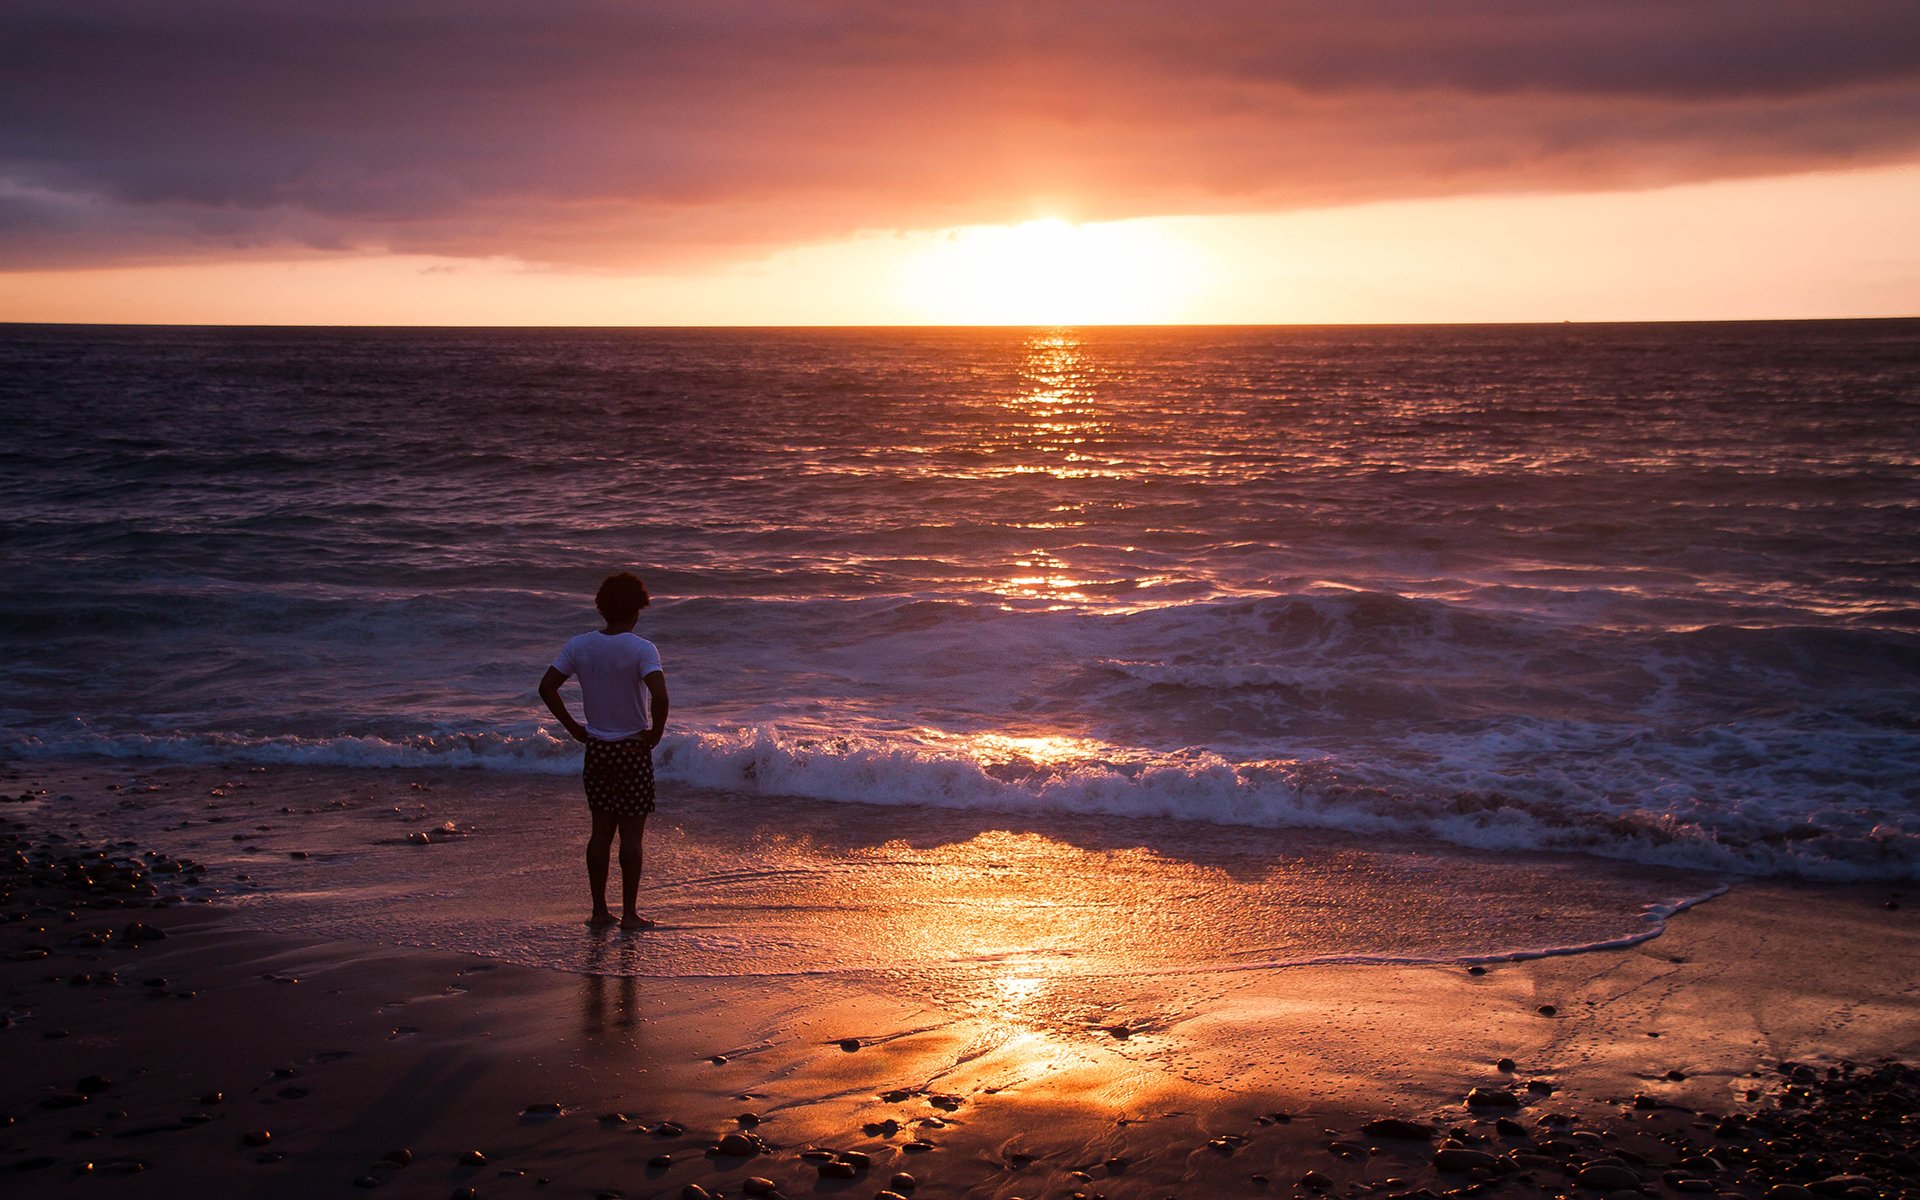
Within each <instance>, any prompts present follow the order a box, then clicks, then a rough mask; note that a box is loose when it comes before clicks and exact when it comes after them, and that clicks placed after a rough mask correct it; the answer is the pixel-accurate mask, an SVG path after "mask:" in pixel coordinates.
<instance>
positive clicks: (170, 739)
mask: <svg viewBox="0 0 1920 1200" xmlns="http://www.w3.org/2000/svg"><path fill="white" fill-rule="evenodd" d="M572 747H573V743H572V742H570V741H562V740H560V739H558V738H555V737H552V736H551V735H549V734H547V733H545V732H544V731H542V732H536V733H534V734H532V735H514V734H506V733H431V734H428V733H423V734H416V735H413V736H410V737H400V738H391V739H390V738H382V737H374V736H370V735H360V736H342V737H296V736H291V735H281V736H273V737H247V736H243V735H239V734H228V733H194V734H143V733H118V734H104V733H95V732H91V731H89V732H82V733H69V734H58V735H50V736H49V735H39V736H35V735H28V736H23V737H17V738H13V739H9V740H6V741H0V753H3V754H6V755H10V756H12V757H16V758H25V759H45V758H80V757H89V756H98V757H102V758H117V759H145V760H153V761H158V762H174V763H207V764H209V765H211V764H226V763H248V764H254V765H259V766H309V767H486V768H490V769H492V770H509V771H526V772H530V773H537V774H545V775H565V774H569V773H571V772H573V771H576V770H578V769H579V757H578V755H576V754H573V753H571V749H572Z"/></svg>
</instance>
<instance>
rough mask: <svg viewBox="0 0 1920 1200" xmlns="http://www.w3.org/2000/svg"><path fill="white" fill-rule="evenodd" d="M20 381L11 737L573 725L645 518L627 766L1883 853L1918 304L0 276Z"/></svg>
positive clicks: (715, 781)
mask: <svg viewBox="0 0 1920 1200" xmlns="http://www.w3.org/2000/svg"><path fill="white" fill-rule="evenodd" d="M0 421H4V426H5V428H6V430H7V435H6V437H5V439H4V440H3V441H0V568H3V569H4V571H5V582H4V584H3V585H0V756H3V757H8V758H13V759H16V760H30V761H33V760H95V761H98V760H102V759H105V760H125V761H127V762H139V763H155V762H159V763H187V764H195V763H199V764H210V765H220V766H222V767H230V768H232V769H235V770H240V769H244V768H246V767H249V766H261V765H276V764H281V765H289V764H290V765H295V766H311V767H315V768H321V767H325V768H352V769H364V770H365V771H366V772H367V773H368V774H367V776H366V777H367V778H368V779H370V780H372V779H376V778H385V777H386V776H385V775H383V774H382V773H383V772H386V771H387V769H389V768H410V769H434V770H438V769H442V768H464V769H470V770H471V771H473V772H480V773H486V778H487V779H488V780H489V781H490V782H489V788H491V789H492V790H493V791H498V790H499V786H498V784H499V780H500V779H503V778H506V777H510V776H518V777H524V776H526V775H528V774H550V775H568V774H571V773H573V772H574V771H576V770H577V765H578V757H577V748H576V747H575V745H574V744H573V743H572V742H571V741H569V740H567V739H566V738H565V737H564V735H561V736H556V734H558V733H559V731H558V730H557V729H556V727H555V726H554V723H553V721H552V719H551V718H550V716H549V715H548V714H547V713H546V712H545V710H544V708H543V707H542V706H541V704H540V702H539V700H538V698H537V697H536V696H535V694H534V686H535V684H536V683H537V681H538V680H539V677H540V675H541V673H542V671H543V670H544V669H545V667H546V666H547V664H548V663H549V662H550V661H551V659H552V656H553V654H554V652H555V651H556V650H557V649H558V648H559V646H560V644H561V643H562V642H563V641H564V640H565V639H566V638H567V637H568V636H570V635H572V634H574V633H577V632H580V631H582V630H585V629H589V628H593V627H596V625H597V621H596V618H595V615H594V613H593V610H592V605H591V596H592V592H593V590H594V587H595V586H596V584H597V583H598V581H599V579H600V578H601V577H602V576H603V575H605V574H606V573H608V572H610V571H614V570H620V569H631V570H634V571H636V572H637V573H639V574H641V575H642V576H643V577H644V578H645V579H646V581H647V583H648V585H649V587H650V588H651V590H652V592H653V594H654V597H655V603H654V605H653V607H652V608H650V609H648V610H647V611H646V612H645V613H643V614H642V618H641V626H640V630H639V632H640V633H641V634H642V635H643V636H646V637H650V638H652V639H653V640H654V641H655V642H656V643H657V644H658V645H659V647H660V650H661V654H662V656H663V658H664V661H665V664H666V670H667V676H668V680H669V683H670V686H671V688H672V693H673V722H672V727H671V729H670V731H669V733H668V736H667V739H666V741H665V742H664V743H663V745H662V747H661V749H660V754H659V761H660V772H661V777H662V780H663V792H662V795H663V811H664V810H665V809H666V808H667V805H668V804H669V803H670V801H671V797H672V795H673V792H674V789H675V788H679V789H681V790H682V793H683V794H685V795H701V796H711V797H721V798H724V800H725V803H728V804H734V803H738V802H741V801H742V800H743V799H751V798H754V797H762V798H765V799H766V800H767V801H768V802H769V803H776V804H786V803H789V802H790V801H792V800H794V799H801V800H808V801H831V802H848V803H854V804H857V805H858V806H860V807H859V809H858V811H862V812H865V811H871V806H904V807H905V808H908V809H911V810H913V811H916V812H926V811H929V810H936V809H945V810H953V811H952V813H950V814H948V815H949V816H951V817H955V818H956V819H960V818H964V820H965V821H966V822H971V823H972V824H973V825H978V824H979V823H980V822H981V821H982V820H984V819H986V817H987V816H988V815H990V814H1002V815H1004V816H1006V817H1007V818H1009V819H1014V820H1039V819H1044V820H1047V821H1052V822H1055V823H1056V824H1058V823H1065V824H1067V825H1068V826H1069V827H1070V826H1072V825H1073V824H1076V823H1078V824H1080V825H1082V826H1085V827H1088V828H1098V827H1100V826H1102V825H1103V824H1104V823H1106V822H1110V821H1119V822H1126V823H1128V824H1127V826H1126V827H1127V828H1129V829H1134V828H1142V827H1147V826H1158V827H1162V828H1166V829H1168V830H1170V831H1173V832H1171V833H1170V835H1169V836H1172V837H1175V838H1177V839H1189V840H1191V839H1194V838H1202V839H1218V838H1222V837H1224V838H1227V839H1228V840H1229V842H1231V841H1232V839H1233V838H1235V837H1237V836H1239V835H1240V834H1244V835H1245V836H1246V837H1248V838H1254V836H1255V833H1256V831H1258V833H1259V838H1258V839H1255V841H1254V842H1251V843H1248V844H1258V845H1269V844H1273V843H1272V841H1271V833H1272V831H1296V832H1299V833H1300V836H1301V837H1305V836H1306V833H1305V832H1304V831H1315V836H1322V835H1325V834H1329V833H1330V834H1338V835H1343V836H1357V837H1359V838H1361V839H1389V840H1393V841H1395V842H1396V843H1397V844H1428V845H1452V846H1457V847H1462V848H1467V849H1477V850H1488V851H1498V852H1502V853H1534V852H1552V853H1569V852H1570V853H1572V854H1576V855H1580V856H1587V857H1589V858H1598V859H1605V860H1617V861H1618V862H1623V863H1628V864H1640V865H1647V866H1656V867H1683V868H1693V869H1704V870H1708V871H1713V872H1722V873H1729V874H1733V875H1743V874H1744V875H1774V876H1795V877H1803V878H1808V879H1816V880H1854V881H1868V880H1871V881H1913V880H1916V879H1920V565H1917V563H1916V559H1917V556H1916V548H1920V321H1910V320H1906V321H1851V322H1807V323H1754V324H1699V325H1653V324H1649V325H1554V326H1504V327H1373V328H1364V327H1363V328H1217V329H1214V328H1203V329H1186V328H1169V329H1104V328H1103V329H1079V330H1074V329H1054V330H1014V329H985V330H960V329H952V330H907V329H872V330H421V329H397V330H388V329H211V328H208V329H199V328H91V327H84V328H83V327H53V326H0ZM570 694H571V689H570ZM576 703H577V699H576ZM388 774H390V772H388ZM476 778H477V777H476ZM850 811H851V810H850ZM1141 823H1146V825H1145V826H1143V825H1142V824H1141ZM1236 831H1239V833H1236ZM1259 839H1267V840H1259ZM569 853H570V854H571V852H569ZM571 869H572V868H571V867H569V870H571ZM1608 869H1612V868H1610V867H1609V868H1608ZM569 878H571V877H570V876H569Z"/></svg>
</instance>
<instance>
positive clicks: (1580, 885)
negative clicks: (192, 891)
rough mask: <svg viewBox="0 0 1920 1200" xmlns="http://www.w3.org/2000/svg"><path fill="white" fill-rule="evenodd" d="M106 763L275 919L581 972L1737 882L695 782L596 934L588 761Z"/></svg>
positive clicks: (1283, 945)
mask: <svg viewBox="0 0 1920 1200" xmlns="http://www.w3.org/2000/svg"><path fill="white" fill-rule="evenodd" d="M86 774H87V778H88V779H89V785H88V786H85V787H76V788H75V789H74V790H73V791H71V792H69V793H68V794H66V795H64V796H60V797H52V798H49V799H47V800H45V801H43V802H42V803H43V805H44V807H45V813H46V815H47V816H50V817H58V818H62V819H65V820H70V821H71V822H73V823H74V824H75V825H76V826H77V827H80V828H84V829H87V830H90V831H92V832H93V833H94V834H95V835H96V836H100V835H105V836H112V837H121V838H132V839H136V840H138V839H141V838H164V839H165V840H166V841H167V842H168V843H170V844H173V845H175V846H177V847H179V851H180V852H182V853H190V854H191V855H192V856H193V857H194V858H196V859H197V860H199V861H201V862H204V863H206V864H207V865H208V868H209V870H208V872H207V873H206V876H205V879H206V880H207V881H208V884H207V886H208V887H209V888H210V889H211V891H212V893H213V894H217V895H221V896H223V897H228V898H231V899H232V900H233V902H234V903H235V904H237V905H238V911H239V912H241V913H242V914H244V916H245V917H246V919H247V920H248V921H249V922H251V923H256V924H259V925H261V926H262V927H265V928H271V929H277V930H280V931H283V932H297V933H321V934H326V935H328V936H346V937H355V938H360V939H364V940H367V941H371V942H377V943H382V944H387V945H413V946H422V947H430V948H434V949H441V950H460V951H465V952H469V953H476V954H481V955H485V956H488V957H495V958H499V959H502V960H505V961H511V962H516V963H520V964H522V965H528V966H539V967H547V968H552V969H558V970H564V971H576V972H588V973H600V974H637V975H645V976H654V977H660V978H668V979H671V978H702V977H727V976H764V977H781V976H840V977H847V978H863V979H870V980H874V981H890V982H889V984H888V986H892V987H897V988H901V989H905V990H908V991H915V992H920V993H925V994H928V995H938V996H939V997H941V998H942V1001H943V1002H944V1003H948V1004H958V1005H961V1006H963V1007H964V1006H967V1005H973V1006H986V1007H992V1006H1003V1005H1007V1004H1027V1005H1032V1006H1034V1007H1036V1008H1044V1007H1046V1005H1047V1004H1048V1003H1049V1002H1050V1001H1051V1000H1053V999H1057V996H1058V995H1059V994H1061V993H1063V992H1084V991H1086V990H1088V989H1089V988H1093V987H1097V986H1098V985H1099V984H1100V983H1101V981H1104V980H1111V979H1115V978H1120V977H1132V978H1143V977H1152V976H1164V977H1167V980H1168V983H1167V985H1168V986H1170V987H1177V986H1179V984H1178V979H1179V978H1180V977H1183V976H1192V977H1193V978H1195V979H1200V978H1202V977H1206V978H1208V979H1210V980H1211V979H1215V978H1217V976H1218V975H1219V974H1220V973H1222V972H1233V971H1238V970H1246V969H1254V968H1261V967H1276V966H1291V965H1301V964H1307V963H1331V962H1350V963H1364V962H1379V963H1424V962H1452V963H1467V962H1479V961H1497V960H1505V959H1512V958H1516V957H1531V956H1537V955H1542V954H1555V953H1568V952H1573V951H1577V950H1580V949H1582V948H1590V947H1595V946H1619V945H1627V944H1631V943H1633V942H1635V941H1638V940H1642V939H1645V938H1648V937H1652V936H1654V935H1656V934H1657V933H1658V932H1659V931H1660V930H1661V929H1662V928H1663V927H1664V920H1665V918H1666V917H1668V916H1669V915H1671V914H1672V913H1673V912H1674V911H1675V910H1676V909H1679V908H1682V907H1684V906H1686V905H1688V904H1691V903H1694V902H1697V901H1699V900H1702V899H1705V898H1708V897H1710V896H1712V895H1713V894H1715V893H1717V892H1718V891H1719V890H1721V889H1722V887H1723V884H1722V881H1721V880H1720V879H1719V878H1717V877H1714V876H1711V875H1706V874H1702V873H1698V872H1684V871H1666V870H1660V869H1654V868H1646V867H1639V866H1633V865H1628V864H1608V863H1604V862H1599V861H1596V860H1592V859H1587V858H1580V857H1577V856H1565V855H1560V856H1555V855H1541V854H1507V855H1496V854H1489V853H1476V852H1470V851H1461V850H1457V849H1451V848H1445V847H1439V848H1436V847H1433V846H1430V845H1427V846H1423V845H1419V844H1415V843H1412V842H1395V841H1391V840H1379V839H1374V840H1368V841H1362V840H1360V839H1356V838H1353V837H1350V836H1343V835H1337V834H1330V833H1324V832H1314V831H1297V830H1296V831H1274V830H1251V829H1236V828H1226V827H1216V826H1208V825H1191V824H1178V823H1176V824H1167V823H1164V822H1146V821H1128V820H1108V819H1099V820H1096V819H1079V818H1073V817H1060V816H1053V815H1045V814H1043V815H1040V816H1037V817H1036V816H1010V815H1007V814H998V815H996V814H983V813H979V812H968V811H956V810H950V809H926V808H901V807H894V806H888V807H881V806H872V805H861V804H837V803H823V802H818V801H806V800H794V799H769V798H765V797H754V796H743V795H738V794H726V793H720V792H715V791H711V790H705V789H698V788H687V787H676V788H673V789H670V790H669V791H667V792H665V793H663V797H662V798H663V807H662V810H661V811H660V812H659V813H656V815H655V816H654V817H653V818H652V819H651V820H650V821H649V830H648V836H647V839H646V851H647V865H646V875H645V876H644V884H643V888H642V892H641V907H642V910H643V911H645V912H647V913H649V914H650V915H651V916H652V917H653V918H654V919H655V920H656V921H657V922H658V924H657V927H656V928H654V929H653V930H650V931H647V932H645V933H643V934H639V935H634V936H623V935H618V934H613V935H595V934H588V933H586V932H585V931H583V930H582V929H580V928H579V927H578V924H577V922H578V919H579V917H580V916H581V915H582V914H583V912H584V907H585V905H584V898H585V890H586V889H585V883H584V878H583V874H584V873H583V871H582V868H581V865H580V854H581V845H582V842H583V839H584V826H585V814H584V806H583V804H582V802H581V800H580V798H579V796H578V794H577V786H578V785H577V783H575V782H574V781H572V780H566V779H554V778H545V777H531V778H514V777H501V776H498V775H493V774H490V773H485V772H471V771H465V772H462V771H453V772H447V771H441V772H405V771H390V772H368V771H356V770H345V769H338V770H331V771H308V770H299V769H274V770H269V771H241V772H235V773H232V774H225V775H223V774H219V773H213V772H208V771H206V770H205V769H197V768H181V767H169V766H164V765H150V766H147V767H120V766H117V765H116V766H106V767H99V768H93V769H91V770H89V771H88V772H87V773H86ZM110 788H111V789H112V790H109V789H110ZM288 810H290V811H288ZM241 876H245V878H244V879H243V878H241ZM616 879H617V865H616ZM1210 986H1211V985H1210Z"/></svg>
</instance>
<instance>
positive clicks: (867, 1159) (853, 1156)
mask: <svg viewBox="0 0 1920 1200" xmlns="http://www.w3.org/2000/svg"><path fill="white" fill-rule="evenodd" d="M840 1161H841V1162H843V1163H846V1164H847V1165H848V1166H850V1167H852V1168H853V1169H854V1170H856V1171H864V1170H866V1169H867V1168H868V1167H871V1166H872V1165H873V1159H872V1157H871V1156H869V1155H868V1154H867V1153H866V1152H865V1151H862V1150H849V1151H847V1152H846V1153H844V1154H842V1155H841V1156H840Z"/></svg>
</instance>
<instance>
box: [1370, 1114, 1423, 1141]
mask: <svg viewBox="0 0 1920 1200" xmlns="http://www.w3.org/2000/svg"><path fill="white" fill-rule="evenodd" d="M1360 1132H1362V1133H1366V1134H1371V1135H1372V1136H1374V1137H1380V1138H1399V1139H1402V1140H1405V1141H1410V1142H1413V1141H1418V1142H1426V1141H1431V1140H1433V1135H1434V1133H1435V1130H1434V1128H1433V1126H1431V1125H1423V1124H1421V1123H1420V1122H1419V1121H1409V1120H1406V1119H1405V1118H1402V1117H1381V1118H1379V1119H1378V1120H1374V1121H1368V1122H1367V1123H1366V1124H1365V1125H1362V1126H1361V1127H1360Z"/></svg>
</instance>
